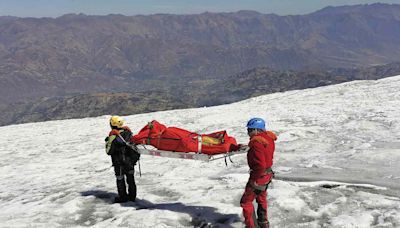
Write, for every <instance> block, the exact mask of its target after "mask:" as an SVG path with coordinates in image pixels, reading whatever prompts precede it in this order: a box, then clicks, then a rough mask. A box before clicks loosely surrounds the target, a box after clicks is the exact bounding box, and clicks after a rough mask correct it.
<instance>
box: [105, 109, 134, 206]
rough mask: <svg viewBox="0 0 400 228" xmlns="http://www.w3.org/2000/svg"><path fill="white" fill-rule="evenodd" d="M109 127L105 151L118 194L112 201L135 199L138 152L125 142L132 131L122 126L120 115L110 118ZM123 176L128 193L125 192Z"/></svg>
mask: <svg viewBox="0 0 400 228" xmlns="http://www.w3.org/2000/svg"><path fill="white" fill-rule="evenodd" d="M110 127H111V131H110V133H109V135H108V137H107V138H106V152H107V154H108V155H111V161H112V164H113V166H114V172H115V176H116V178H117V190H118V196H117V197H115V199H114V203H124V202H127V201H135V200H136V194H137V193H136V183H135V176H134V173H135V168H134V167H135V165H136V162H137V161H138V160H139V158H140V154H139V153H138V152H137V150H135V147H134V146H132V145H128V144H127V142H129V141H130V138H131V137H132V132H131V130H130V129H129V127H127V126H124V121H123V119H122V118H121V117H120V116H112V117H111V118H110ZM125 177H126V183H127V184H128V193H127V192H126V184H125Z"/></svg>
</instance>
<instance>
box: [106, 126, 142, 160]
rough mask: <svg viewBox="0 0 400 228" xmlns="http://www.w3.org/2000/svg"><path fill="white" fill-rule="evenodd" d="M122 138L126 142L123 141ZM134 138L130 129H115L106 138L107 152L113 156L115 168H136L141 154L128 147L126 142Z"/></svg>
mask: <svg viewBox="0 0 400 228" xmlns="http://www.w3.org/2000/svg"><path fill="white" fill-rule="evenodd" d="M120 136H121V137H122V138H123V139H124V140H125V142H124V140H122V139H121V138H120ZM131 137H132V132H131V130H130V129H129V128H128V127H123V128H119V129H113V130H111V131H110V133H109V136H108V137H107V138H106V152H107V154H108V155H111V160H112V163H113V165H114V166H117V165H120V166H132V167H133V166H134V165H135V164H136V162H137V161H138V160H139V158H140V154H139V153H138V152H137V151H136V150H134V149H133V148H132V147H130V146H127V145H126V142H129V140H130V139H131Z"/></svg>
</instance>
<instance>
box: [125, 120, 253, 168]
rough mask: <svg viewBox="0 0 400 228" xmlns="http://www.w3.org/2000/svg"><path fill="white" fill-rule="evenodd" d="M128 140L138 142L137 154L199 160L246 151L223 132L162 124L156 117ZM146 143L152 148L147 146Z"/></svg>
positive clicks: (218, 157) (223, 156) (224, 156)
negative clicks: (199, 131)
mask: <svg viewBox="0 0 400 228" xmlns="http://www.w3.org/2000/svg"><path fill="white" fill-rule="evenodd" d="M130 142H131V143H133V144H135V145H138V152H139V153H141V154H148V155H153V156H160V157H170V158H182V159H194V160H201V161H213V160H216V159H220V158H225V159H226V158H230V156H232V155H235V154H241V153H246V152H247V150H248V148H247V147H246V146H240V145H238V144H237V143H236V139H235V138H234V137H231V136H229V135H228V134H227V132H226V131H218V132H213V133H210V134H197V133H194V132H190V131H187V130H185V129H181V128H177V127H166V126H165V125H163V124H161V123H159V122H157V121H156V120H153V121H152V122H150V123H148V124H147V125H146V126H144V127H143V128H142V129H141V130H140V131H139V133H138V134H136V135H134V136H132V138H131V140H130ZM147 145H150V146H152V147H153V148H152V149H148V146H147Z"/></svg>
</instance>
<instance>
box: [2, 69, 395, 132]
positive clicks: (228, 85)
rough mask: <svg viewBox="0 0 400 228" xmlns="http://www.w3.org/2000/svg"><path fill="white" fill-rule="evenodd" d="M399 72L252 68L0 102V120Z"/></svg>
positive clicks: (203, 100)
mask: <svg viewBox="0 0 400 228" xmlns="http://www.w3.org/2000/svg"><path fill="white" fill-rule="evenodd" d="M394 75H400V63H392V64H388V65H384V66H376V67H370V68H362V69H334V70H330V71H326V72H295V71H277V70H272V69H269V68H255V69H252V70H249V71H245V72H243V73H241V74H237V75H233V76H231V77H230V78H228V79H226V80H207V81H197V82H193V83H191V84H188V85H187V86H186V87H175V88H171V89H170V90H167V89H159V90H155V91H147V92H136V93H95V94H86V95H85V94H83V95H75V96H67V97H56V98H42V99H39V100H38V101H35V102H29V103H22V104H13V105H9V106H5V107H1V106H0V112H1V113H2V115H0V125H7V124H15V123H24V122H34V121H45V120H55V119H67V118H83V117H90V116H100V115H110V114H118V115H131V114H136V113H145V112H152V111H159V110H169V109H177V108H189V107H202V106H212V105H219V104H225V103H230V102H235V101H240V100H243V99H246V98H250V97H254V96H258V95H262V94H267V93H273V92H278V91H287V90H293V89H304V88H310V87H318V86H324V85H331V84H337V83H341V82H345V81H351V80H357V79H379V78H383V77H388V76H394Z"/></svg>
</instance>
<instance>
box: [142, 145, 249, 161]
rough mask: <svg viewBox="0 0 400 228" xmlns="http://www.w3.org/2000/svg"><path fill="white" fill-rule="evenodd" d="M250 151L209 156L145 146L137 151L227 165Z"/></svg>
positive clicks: (241, 150)
mask: <svg viewBox="0 0 400 228" xmlns="http://www.w3.org/2000/svg"><path fill="white" fill-rule="evenodd" d="M139 146H140V147H139ZM248 149H249V148H248V146H242V147H240V148H239V149H238V150H235V151H229V152H224V153H219V154H213V155H208V154H202V153H198V152H175V151H166V150H158V149H157V148H154V149H149V148H147V147H146V146H144V145H137V151H138V152H139V153H140V154H146V155H152V156H157V157H167V158H180V159H192V160H199V161H204V162H210V161H214V160H218V159H225V163H227V159H229V160H230V161H232V160H231V158H230V157H231V156H233V155H237V154H243V153H247V151H248Z"/></svg>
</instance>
